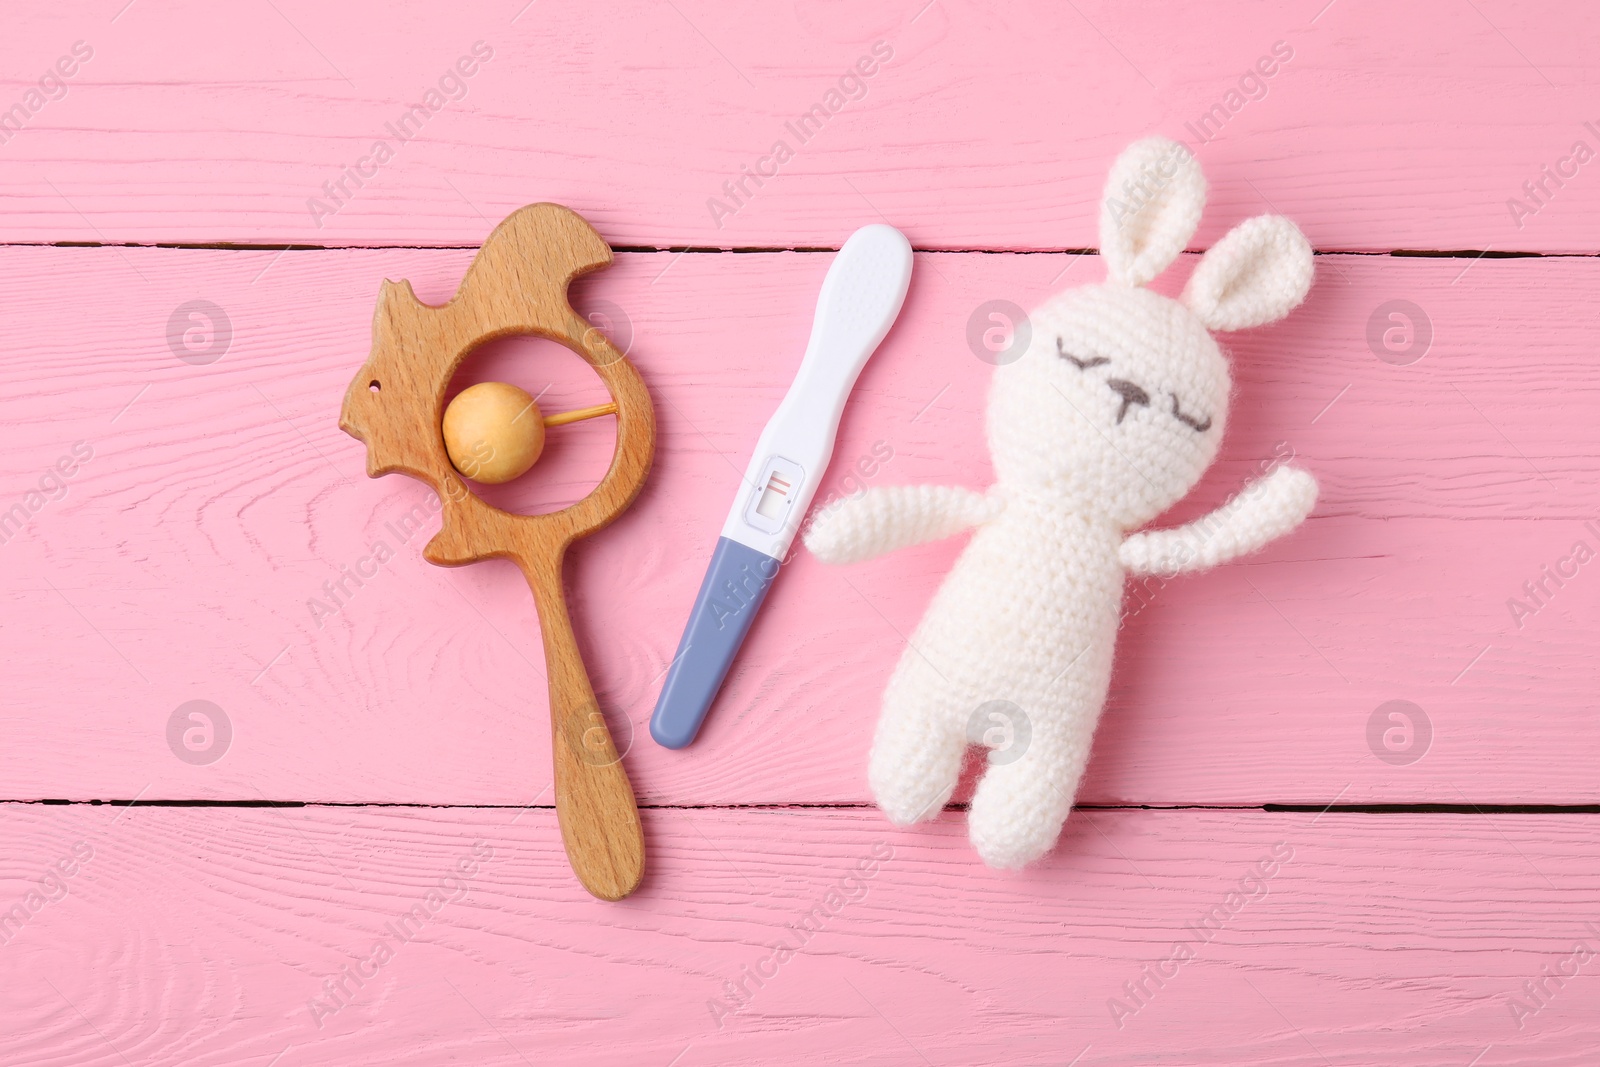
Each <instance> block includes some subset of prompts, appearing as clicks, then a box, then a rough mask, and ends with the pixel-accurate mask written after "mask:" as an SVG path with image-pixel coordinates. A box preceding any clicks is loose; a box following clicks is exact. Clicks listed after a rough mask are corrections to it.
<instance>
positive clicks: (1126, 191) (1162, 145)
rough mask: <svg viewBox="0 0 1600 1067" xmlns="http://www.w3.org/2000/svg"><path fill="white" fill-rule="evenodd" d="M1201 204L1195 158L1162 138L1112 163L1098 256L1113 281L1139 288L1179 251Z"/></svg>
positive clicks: (1103, 203) (1203, 181)
mask: <svg viewBox="0 0 1600 1067" xmlns="http://www.w3.org/2000/svg"><path fill="white" fill-rule="evenodd" d="M1205 203H1206V179H1205V176H1204V175H1203V174H1201V173H1200V164H1199V163H1197V162H1195V158H1194V153H1193V152H1191V151H1189V149H1188V148H1187V147H1186V146H1184V145H1181V144H1179V143H1178V142H1177V141H1169V140H1168V139H1167V138H1165V137H1147V138H1145V139H1144V140H1143V141H1136V142H1134V143H1133V144H1131V145H1129V146H1128V148H1127V149H1126V150H1125V151H1124V152H1123V153H1122V155H1120V156H1118V157H1117V161H1116V162H1115V163H1113V164H1112V165H1111V176H1110V177H1109V178H1107V179H1106V193H1105V198H1104V199H1103V200H1101V202H1100V254H1101V255H1102V256H1104V257H1105V261H1106V272H1107V273H1108V274H1109V275H1110V276H1111V280H1112V281H1116V282H1121V283H1122V284H1124V285H1144V284H1146V283H1148V282H1149V281H1150V280H1151V279H1152V278H1154V277H1155V276H1156V275H1158V274H1160V273H1161V272H1162V271H1164V270H1166V269H1167V267H1168V266H1169V265H1170V264H1171V263H1172V261H1173V260H1175V259H1177V258H1178V253H1180V252H1182V251H1183V247H1184V245H1186V244H1188V242H1189V238H1191V237H1193V236H1194V231H1195V227H1197V226H1199V225H1200V210H1201V209H1202V208H1203V207H1205Z"/></svg>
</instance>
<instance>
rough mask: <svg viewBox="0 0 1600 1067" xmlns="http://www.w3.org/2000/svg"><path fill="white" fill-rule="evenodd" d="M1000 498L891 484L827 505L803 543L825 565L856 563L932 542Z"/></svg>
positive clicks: (973, 521) (982, 518)
mask: <svg viewBox="0 0 1600 1067" xmlns="http://www.w3.org/2000/svg"><path fill="white" fill-rule="evenodd" d="M1000 507H1001V505H1000V503H999V501H998V500H997V499H996V498H994V497H990V496H985V495H984V494H983V493H979V492H976V491H974V490H972V489H962V488H959V487H957V486H948V485H893V486H882V487H879V488H876V489H868V490H867V491H866V492H865V493H862V494H861V495H860V496H855V497H848V498H846V499H844V500H841V501H839V502H838V503H836V504H830V505H829V506H828V507H826V508H824V509H823V510H822V511H821V512H819V513H818V514H817V516H816V517H815V518H814V519H812V521H811V526H810V528H809V529H807V530H806V533H805V542H806V547H807V548H809V549H810V550H811V553H812V555H814V556H816V557H817V558H818V559H820V560H822V562H824V563H855V562H856V561H858V560H863V559H871V558H872V557H873V556H881V555H883V554H884V553H886V552H893V551H894V550H895V549H897V548H906V547H908V546H910V545H916V544H921V543H922V542H924V541H937V540H939V539H941V538H945V537H949V536H950V535H952V534H957V533H960V532H961V531H962V530H965V529H967V528H969V527H972V526H977V525H979V524H981V523H985V522H988V521H989V520H990V519H992V518H994V516H995V515H997V514H998V513H999V511H1000Z"/></svg>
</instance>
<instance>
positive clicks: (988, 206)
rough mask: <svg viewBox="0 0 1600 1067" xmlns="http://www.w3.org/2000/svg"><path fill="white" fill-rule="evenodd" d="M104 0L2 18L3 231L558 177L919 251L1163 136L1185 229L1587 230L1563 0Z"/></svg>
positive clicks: (387, 241)
mask: <svg viewBox="0 0 1600 1067" xmlns="http://www.w3.org/2000/svg"><path fill="white" fill-rule="evenodd" d="M122 6H123V5H119V4H111V5H108V6H107V10H106V11H104V12H97V13H96V14H94V15H92V16H91V15H89V14H88V13H85V12H80V11H78V10H75V9H74V8H73V7H72V6H66V7H63V6H61V5H34V6H32V7H30V8H29V9H27V10H22V11H18V12H17V16H16V18H15V19H14V20H13V22H12V23H11V24H10V25H9V27H8V33H7V37H6V40H5V41H4V42H0V58H3V59H4V63H3V67H4V69H5V70H6V71H8V72H9V74H8V75H7V77H6V79H5V81H4V83H3V90H4V93H3V97H0V106H3V107H7V108H9V107H12V106H13V105H24V110H23V114H22V115H21V116H19V117H18V118H17V119H16V120H14V123H13V126H17V125H20V127H21V128H20V131H18V132H12V130H11V129H0V177H3V178H4V181H5V187H6V190H7V198H6V211H5V212H4V213H3V215H0V240H4V241H8V242H15V241H59V240H107V241H135V242H170V241H186V242H215V241H232V242H297V243H316V244H323V245H374V244H376V245H395V244H460V245H468V244H476V243H477V242H478V241H479V240H481V237H482V234H483V232H484V229H485V220H495V219H498V218H500V217H502V216H503V215H505V214H507V213H508V212H509V211H511V210H512V209H514V208H516V207H519V206H521V205H522V204H524V203H527V202H529V201H531V200H537V199H548V200H555V201H559V202H562V203H566V204H568V205H570V206H572V207H574V208H576V209H577V210H579V211H580V212H581V213H582V214H584V215H585V216H586V217H588V218H589V219H591V220H592V221H594V222H595V224H596V225H597V226H598V227H599V229H600V230H601V232H602V233H604V234H605V235H606V236H607V237H608V239H610V240H611V241H612V242H613V243H616V244H622V245H645V246H651V247H669V246H670V247H678V246H680V245H697V246H706V247H806V246H837V244H838V243H839V241H840V240H841V239H842V237H843V236H844V235H845V234H846V233H848V232H849V231H850V230H851V229H852V228H853V227H854V226H856V225H859V224H860V223H862V222H869V221H878V219H879V218H880V216H882V217H887V218H888V219H889V220H891V221H892V222H894V223H895V224H896V225H899V226H901V227H903V228H904V229H905V230H906V232H907V233H908V234H909V235H910V236H911V238H912V240H913V242H914V243H915V244H916V245H917V246H918V247H919V248H985V249H996V248H1001V249H1007V248H1009V249H1016V248H1083V247H1093V246H1096V245H1097V244H1098V240H1097V235H1096V232H1095V229H1094V219H1095V217H1096V216H1095V210H1094V207H1095V203H1096V201H1097V200H1098V198H1099V195H1100V190H1101V187H1102V185H1103V183H1104V180H1105V174H1106V170H1107V168H1108V166H1109V164H1110V162H1111V160H1112V159H1113V158H1114V157H1115V155H1116V153H1117V152H1118V151H1119V150H1120V149H1121V148H1122V147H1123V146H1125V145H1126V144H1127V143H1128V142H1130V141H1131V140H1133V139H1134V138H1135V137H1137V136H1140V135H1142V134H1144V133H1147V132H1152V131H1154V132H1162V133H1165V134H1168V135H1170V136H1177V137H1183V138H1185V139H1186V140H1188V141H1190V142H1191V143H1193V144H1194V145H1195V146H1196V147H1197V148H1198V149H1199V151H1200V154H1201V157H1202V160H1203V162H1204V163H1205V165H1206V167H1207V170H1208V172H1209V174H1210V176H1211V180H1212V183H1213V209H1212V211H1211V213H1210V214H1209V216H1208V221H1207V222H1206V224H1205V226H1204V228H1203V229H1202V231H1201V234H1200V236H1199V241H1200V242H1202V244H1207V243H1209V242H1211V241H1213V240H1215V239H1216V238H1217V237H1218V236H1220V235H1221V233H1222V232H1223V231H1224V229H1225V228H1226V227H1227V226H1228V225H1230V224H1232V223H1233V222H1237V221H1238V220H1239V219H1241V218H1243V217H1245V216H1246V215H1248V214H1253V213H1257V212H1260V211H1263V210H1268V209H1269V208H1270V209H1274V210H1278V211H1280V212H1282V213H1285V214H1288V215H1289V216H1291V217H1293V218H1295V219H1296V220H1298V221H1299V222H1300V223H1301V224H1302V225H1303V226H1304V227H1305V229H1306V232H1307V233H1308V234H1309V235H1310V237H1311V239H1312V241H1313V243H1314V244H1315V245H1316V247H1318V248H1321V249H1345V250H1350V249H1360V250H1383V251H1386V250H1389V249H1393V248H1397V247H1398V248H1474V249H1482V248H1494V249H1502V250H1503V249H1524V250H1535V251H1583V252H1594V251H1596V250H1597V249H1600V210H1596V209H1597V208H1600V180H1597V178H1596V176H1595V175H1594V174H1592V173H1590V172H1591V171H1592V170H1593V169H1594V167H1593V166H1592V165H1589V164H1583V165H1580V164H1578V163H1576V162H1574V157H1573V147H1574V145H1575V143H1576V142H1578V141H1580V140H1581V141H1583V142H1585V144H1586V145H1587V149H1588V150H1589V151H1590V152H1595V151H1596V150H1600V134H1597V133H1596V132H1595V130H1594V128H1593V127H1591V126H1586V125H1585V123H1595V124H1596V125H1597V126H1600V113H1597V112H1596V111H1595V109H1594V107H1593V105H1592V101H1593V99H1594V97H1595V90H1596V88H1597V87H1600V69H1597V68H1596V67H1595V65H1594V64H1593V63H1592V62H1589V55H1588V49H1587V42H1589V41H1591V40H1593V39H1594V38H1595V35H1596V33H1597V32H1600V12H1596V11H1595V10H1593V9H1590V8H1584V7H1573V6H1571V5H1567V6H1564V7H1562V8H1561V9H1560V10H1559V11H1557V10H1546V9H1541V8H1539V7H1537V6H1519V5H1516V4H1513V3H1510V2H1508V0H1479V2H1476V3H1475V4H1474V5H1472V9H1468V8H1466V7H1463V6H1462V5H1460V4H1457V3H1454V2H1452V0H1427V2H1423V3H1412V4H1387V3H1383V2H1381V0H1343V2H1341V3H1338V4H1337V5H1332V6H1329V5H1326V4H1324V3H1322V2H1310V3H1304V4H1299V5H1295V6H1294V7H1293V8H1292V9H1291V8H1285V7H1284V6H1282V5H1278V4H1273V3H1270V2H1268V0H1229V2H1227V3H1222V4H1208V5H1199V6H1197V5H1192V4H1179V3H1170V4H1163V5H1160V8H1159V10H1158V11H1153V10H1152V9H1151V8H1150V7H1149V6H1148V5H1138V6H1134V5H1125V4H1116V3H1112V2H1110V0H1084V2H1082V3H1078V4H1069V5H1033V6H1030V7H1029V9H1028V10H1027V12H1026V14H1022V13H1018V12H1011V11H1008V10H1000V9H996V8H992V7H990V6H989V5H982V4H976V3H971V2H967V0H940V2H938V3H934V4H928V5H923V4H919V3H901V2H891V0H876V2H873V3H845V2H843V0H830V2H827V3H806V4H799V5H795V6H794V7H793V8H792V9H791V8H789V7H787V6H786V7H785V8H784V9H783V10H782V11H778V12H771V13H766V14H764V15H763V16H762V17H760V18H757V17H753V15H751V14H749V13H745V12H739V13H737V14H735V13H730V12H728V11H724V10H719V9H718V8H717V7H716V6H715V5H711V4H707V3H704V2H699V0H693V2H691V0H683V2H681V3H675V4H660V5H650V6H649V7H647V8H646V9H644V10H640V9H638V8H636V7H635V6H634V5H629V4H622V3H616V2H611V3H605V2H602V3H595V4H582V5H572V6H566V7H563V6H561V5H549V6H540V7H528V6H524V5H523V4H520V3H501V2H491V0H462V2H460V3H454V4H448V5H433V6H410V7H407V8H404V9H401V10H398V11H388V12H386V13H385V16H384V17H383V18H381V19H374V18H371V17H370V16H369V15H368V14H367V13H366V12H365V10H364V9H362V8H359V7H346V6H341V5H326V4H316V3H312V2H310V0H279V2H276V3H273V4H263V5H252V6H248V7H247V8H244V9H235V8H234V7H232V6H229V7H226V8H223V7H217V6H214V5H205V4H198V3H180V4H168V5H158V4H139V5H136V6H131V7H125V8H124V9H123V10H121V11H117V10H116V9H117V8H118V7H122ZM519 8H520V9H521V10H518V9H519ZM241 40H248V41H251V42H253V43H254V44H255V45H256V47H254V48H250V49H240V48H238V47H237V44H238V42H239V41H241ZM80 41H81V42H83V45H84V46H85V47H87V48H88V49H90V50H91V51H92V58H90V59H89V60H88V61H86V62H83V63H77V61H76V60H74V59H71V57H70V53H71V50H72V48H73V45H74V43H75V42H80ZM880 42H881V43H880ZM875 47H877V48H878V49H879V54H880V55H882V54H885V53H886V52H887V53H892V56H891V58H890V59H889V60H888V61H887V62H884V63H879V62H878V60H877V59H876V58H874V56H873V50H874V48H875ZM475 48H476V49H477V51H478V54H479V55H482V54H485V53H491V55H490V57H489V58H488V59H487V60H480V59H479V58H478V57H477V56H475V55H474V49H475ZM1275 50H1276V54H1275ZM1282 56H1287V57H1288V58H1287V60H1281V59H1280V57H1282ZM62 59H67V60H68V66H70V67H72V69H73V70H74V73H73V75H72V77H70V78H68V79H67V80H66V81H65V82H64V83H63V85H64V92H65V95H64V96H60V98H59V99H54V100H46V99H45V98H44V95H43V93H42V92H41V91H40V87H39V85H38V82H39V80H40V78H41V76H42V75H44V74H45V73H46V72H48V71H50V70H51V69H53V68H54V65H55V64H56V63H57V62H58V61H59V60H62ZM458 62H464V65H465V67H467V68H469V69H471V70H472V74H471V76H470V77H462V76H460V75H459V74H458V73H457V72H456V69H455V68H456V64H457V63H458ZM857 63H861V64H862V65H863V69H871V70H872V71H873V73H872V75H871V76H870V77H867V78H863V79H854V78H847V76H848V75H850V73H851V72H852V70H853V69H854V68H855V65H856V64H857ZM1258 65H1259V68H1260V69H1265V70H1270V71H1271V76H1270V77H1268V78H1261V77H1259V73H1258ZM842 79H845V80H843V92H841V80H842ZM441 82H442V83H443V85H442V89H443V91H442V92H440V89H441ZM45 90H47V91H48V92H50V93H51V94H59V93H61V92H62V91H63V89H58V88H57V87H56V85H55V84H54V83H50V84H47V85H46V86H45ZM430 91H431V92H434V93H435V97H434V98H433V99H432V100H429V99H427V98H426V97H425V95H424V94H425V93H427V92H430ZM30 92H34V93H36V94H38V95H35V96H34V97H32V98H30V97H29V96H28V94H29V93H30ZM830 93H833V94H835V95H834V96H833V97H830V96H829V94H830ZM850 97H853V99H851V98H850ZM419 103H420V104H423V105H424V106H425V107H427V109H428V110H427V111H426V112H418V111H415V110H413V108H414V106H415V105H417V104H419ZM33 104H37V105H38V106H37V107H33V106H32V105H33ZM813 107H821V108H822V109H824V113H825V114H826V115H827V118H826V122H825V123H823V122H820V121H818V120H813V121H817V124H818V125H820V126H821V128H820V130H817V129H812V130H811V131H810V132H809V133H808V134H807V135H806V136H805V137H804V139H802V138H801V137H800V136H797V135H796V134H795V133H794V132H793V130H794V128H795V126H796V124H798V123H799V122H800V121H801V117H802V116H803V115H806V114H808V113H809V111H810V109H812V108H813ZM30 111H31V112H33V113H32V114H29V112H30ZM407 116H410V120H409V122H410V124H409V125H405V123H406V121H407V119H406V117H407ZM779 141H782V142H783V143H784V145H785V147H786V149H787V150H788V152H789V153H790V156H791V158H787V159H783V160H782V162H781V163H780V162H778V160H779V159H780V156H781V154H775V153H774V146H775V144H776V143H777V142H779ZM379 142H382V143H383V144H384V146H385V150H386V152H387V156H384V155H383V154H382V153H375V152H374V146H375V145H376V144H378V143H379ZM352 167H359V168H361V169H362V170H364V171H365V172H366V177H365V178H360V177H357V178H355V179H352V178H350V177H349V176H348V175H347V171H348V169H349V168H352ZM1545 167H1549V168H1555V169H1558V170H1561V171H1564V172H1565V173H1566V175H1567V177H1565V178H1562V177H1560V176H1559V175H1557V176H1556V177H1555V178H1550V177H1546V172H1545V171H1544V169H1543V168H1545ZM741 168H759V169H760V170H762V171H765V172H767V173H768V174H773V173H774V172H776V176H774V177H771V178H768V179H766V180H765V181H764V183H763V184H761V185H759V186H758V185H756V184H755V183H754V182H752V181H751V180H749V179H748V178H745V177H744V175H745V174H746V173H748V171H746V170H742V169H741ZM341 181H342V182H343V183H344V194H340V193H339V192H338V191H337V190H334V191H331V192H330V191H328V190H325V185H330V186H331V185H332V183H335V182H341ZM739 181H743V182H744V185H743V195H739V196H738V197H737V198H736V197H734V196H731V195H729V193H728V192H727V191H725V189H724V183H730V184H731V183H734V182H739ZM1524 183H1543V186H1542V189H1540V188H1537V187H1536V188H1534V189H1533V191H1532V193H1531V194H1530V193H1529V192H1528V191H1526V190H1525V188H1524ZM1557 183H1559V184H1557ZM1514 199H1520V200H1521V202H1522V203H1523V205H1524V212H1526V213H1519V212H1516V211H1513V209H1512V208H1511V207H1510V203H1511V202H1512V201H1513V200H1514ZM714 202H720V203H721V204H723V205H725V208H726V210H719V209H718V208H717V207H716V206H715V203H714ZM319 205H320V206H319ZM330 212H331V213H330Z"/></svg>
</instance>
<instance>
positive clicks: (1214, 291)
mask: <svg viewBox="0 0 1600 1067" xmlns="http://www.w3.org/2000/svg"><path fill="white" fill-rule="evenodd" d="M1310 288H1311V244H1310V243H1309V242H1308V241H1307V240H1306V239H1305V235H1304V234H1302V233H1301V232H1300V230H1299V228H1297V227H1296V226H1295V224H1294V223H1292V222H1290V221H1289V220H1288V219H1286V218H1282V217H1280V216H1277V215H1257V216H1256V217H1255V218H1253V219H1246V220H1245V221H1243V222H1241V223H1240V224H1239V225H1237V226H1235V227H1234V228H1233V229H1232V230H1230V231H1228V234H1227V236H1225V237H1223V239H1222V240H1220V241H1218V242H1217V243H1216V244H1215V245H1214V246H1212V248H1211V251H1209V252H1207V253H1206V254H1205V255H1204V256H1202V257H1201V259H1200V265H1199V266H1198V267H1196V268H1195V269H1194V274H1193V275H1192V276H1191V277H1190V278H1189V284H1188V285H1187V286H1185V287H1184V290H1183V296H1182V298H1181V299H1182V300H1183V302H1184V303H1185V304H1187V305H1188V307H1189V310H1191V311H1193V312H1194V313H1195V315H1196V316H1197V317H1198V318H1199V319H1200V321H1201V322H1203V323H1205V324H1206V326H1207V327H1208V328H1209V329H1213V330H1242V329H1245V328H1246V327H1248V326H1260V325H1262V324H1263V323H1268V322H1275V321H1277V320H1278V319H1281V318H1283V317H1284V316H1285V315H1287V314H1289V312H1291V311H1293V310H1294V309H1295V307H1296V306H1298V305H1299V303H1300V301H1302V300H1304V299H1305V298H1306V291H1307V290H1308V289H1310Z"/></svg>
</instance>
